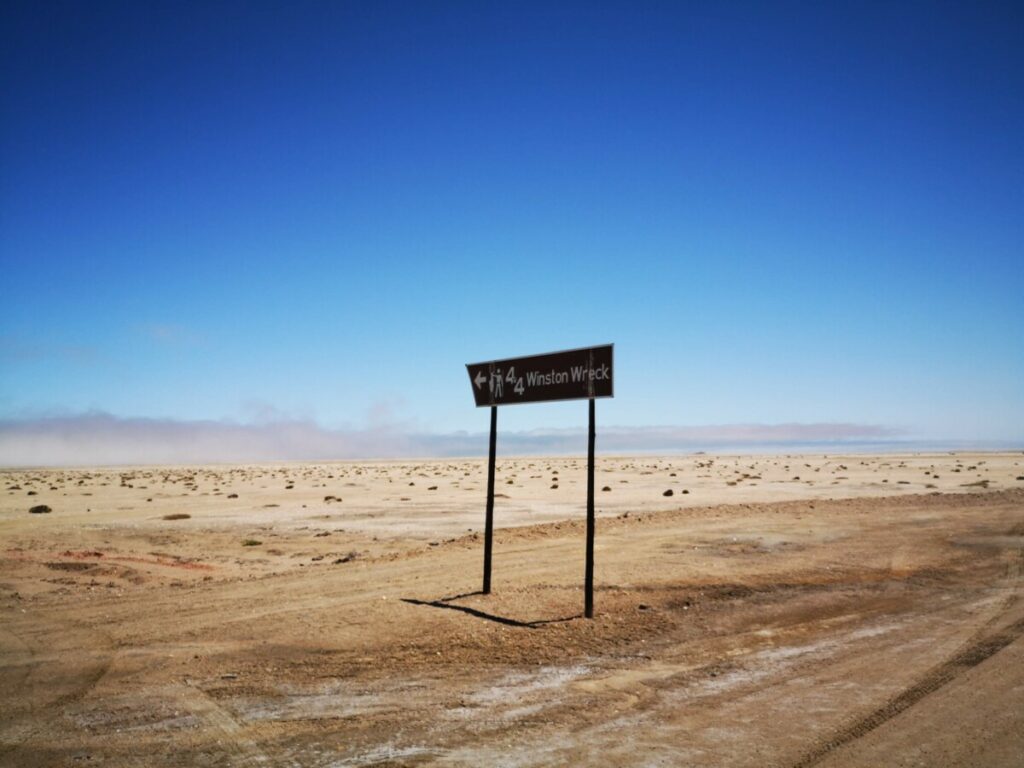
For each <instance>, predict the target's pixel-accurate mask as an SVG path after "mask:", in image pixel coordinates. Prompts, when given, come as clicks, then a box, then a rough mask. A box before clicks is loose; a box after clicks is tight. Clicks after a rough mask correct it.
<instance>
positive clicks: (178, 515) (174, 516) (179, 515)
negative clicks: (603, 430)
mask: <svg viewBox="0 0 1024 768" xmlns="http://www.w3.org/2000/svg"><path fill="white" fill-rule="evenodd" d="M190 517H192V515H190V514H188V513H187V512H172V513H171V514H169V515H164V520H188V519H189V518H190Z"/></svg>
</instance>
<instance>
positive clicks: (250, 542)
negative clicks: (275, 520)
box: [242, 539, 263, 547]
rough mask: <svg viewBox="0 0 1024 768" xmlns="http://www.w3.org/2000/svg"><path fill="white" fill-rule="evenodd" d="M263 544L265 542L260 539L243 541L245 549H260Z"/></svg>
mask: <svg viewBox="0 0 1024 768" xmlns="http://www.w3.org/2000/svg"><path fill="white" fill-rule="evenodd" d="M262 543H263V542H262V541H259V540H258V539H242V546H243V547H258V546H259V545H260V544H262Z"/></svg>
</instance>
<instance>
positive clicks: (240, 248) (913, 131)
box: [0, 2, 1024, 442]
mask: <svg viewBox="0 0 1024 768" xmlns="http://www.w3.org/2000/svg"><path fill="white" fill-rule="evenodd" d="M0 13H2V15H3V18H2V23H0V28H2V31H0V35H2V40H0V49H2V53H0V56H2V59H0V62H2V71H0V82H2V105H0V106H2V119H0V153H2V154H0V266H2V275H3V277H2V280H0V419H3V420H6V421H7V422H20V423H23V422H25V421H26V420H28V421H31V420H34V419H40V418H44V417H52V416H60V417H62V418H68V417H75V416H76V415H77V414H87V413H90V412H97V411H98V412H102V413H105V414H110V415H112V416H113V417H119V418H146V419H153V420H164V421H174V422H176V421H195V420H214V421H218V420H230V421H236V422H241V423H250V422H253V423H256V422H265V421H267V420H268V419H269V420H271V421H273V420H274V419H292V420H307V421H311V422H315V423H316V424H318V425H320V426H322V427H324V428H326V429H356V430H360V429H367V428H371V429H372V428H374V427H375V426H379V425H390V426H397V427H399V428H401V429H403V430H406V431H413V432H422V433H450V432H453V431H456V430H469V431H480V430H485V429H486V418H487V417H486V412H485V411H478V410H476V409H475V408H473V406H472V397H471V395H470V392H469V389H468V383H467V380H466V375H465V369H464V367H463V365H464V363H467V362H473V361H478V360H485V359H489V358H495V357H507V356H513V355H518V354H529V353H535V352H543V351H548V350H553V349H560V348H570V347H578V346H587V345H590V344H600V343H608V342H613V343H615V345H616V369H617V370H616V398H615V399H614V400H612V401H604V402H602V403H601V404H600V407H599V419H600V420H601V421H602V422H604V423H606V424H616V425H623V426H631V425H632V426H645V427H652V426H653V427H660V426H665V425H708V424H722V425H727V424H779V423H786V424H791V423H798V424H801V423H844V424H857V425H877V426H880V427H882V428H883V429H886V430H893V431H894V434H899V435H902V436H905V437H908V438H924V439H949V440H981V441H986V440H988V441H1007V440H1008V441H1018V442H1020V441H1024V398H1022V393H1024V301H1022V299H1021V297H1022V295H1024V143H1022V138H1021V137H1024V9H1022V8H1021V6H1020V5H1019V4H1007V5H999V4H985V3H962V4H954V3H921V4H907V3H891V4H890V3H885V4H883V3H877V4H875V3H850V4H838V3H795V4H789V3H669V2H666V3H597V4H589V3H580V4H575V3H536V4H530V3H515V4H505V5H502V6H499V5H498V4H486V3H470V2H467V3H445V2H441V3H408V4H402V3H363V4H354V3H352V4H347V3H222V2H214V3H193V4H186V3H155V4H150V3H123V4H121V3H21V2H10V3H5V4H4V7H3V10H2V12H0ZM584 417H585V405H584V404H583V403H569V404H550V405H541V406H531V407H524V408H515V409H504V410H503V411H502V416H501V419H502V426H503V427H506V428H508V429H511V430H529V429H534V428H541V427H554V428H561V427H573V426H578V425H580V424H581V422H582V420H583V419H584Z"/></svg>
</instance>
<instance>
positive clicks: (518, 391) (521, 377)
mask: <svg viewBox="0 0 1024 768" xmlns="http://www.w3.org/2000/svg"><path fill="white" fill-rule="evenodd" d="M613 350H614V347H613V346H612V345H611V344H608V345H605V346H601V347H587V348H584V349H570V350H565V351H563V352H549V353H547V354H543V355H533V356H530V357H517V358H509V359H506V360H492V361H490V362H486V363H470V364H469V365H467V366H466V371H467V372H468V373H469V381H470V384H471V385H472V389H473V399H474V400H475V402H476V405H477V407H479V408H482V407H485V406H488V407H490V409H491V436H490V446H489V452H488V460H487V513H486V514H487V516H486V518H485V522H484V579H483V582H484V583H483V593H484V594H485V595H486V594H490V592H491V554H492V541H493V535H494V465H495V454H496V448H497V441H498V435H497V432H498V406H499V405H513V404H516V403H539V402H546V401H549V400H583V399H585V400H588V401H589V404H588V410H589V420H588V421H589V427H588V430H587V545H586V567H585V571H584V578H583V583H584V602H583V615H584V616H586V617H587V618H588V619H591V618H593V617H594V527H595V526H594V441H595V428H594V400H595V399H596V398H599V397H612V396H613V386H612V372H613V368H614V366H613Z"/></svg>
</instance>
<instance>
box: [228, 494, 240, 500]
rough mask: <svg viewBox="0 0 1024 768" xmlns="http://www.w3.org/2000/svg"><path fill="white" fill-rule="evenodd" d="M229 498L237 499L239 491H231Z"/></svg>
mask: <svg viewBox="0 0 1024 768" xmlns="http://www.w3.org/2000/svg"><path fill="white" fill-rule="evenodd" d="M228 498H229V499H237V498H238V494H237V493H229V494H228Z"/></svg>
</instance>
